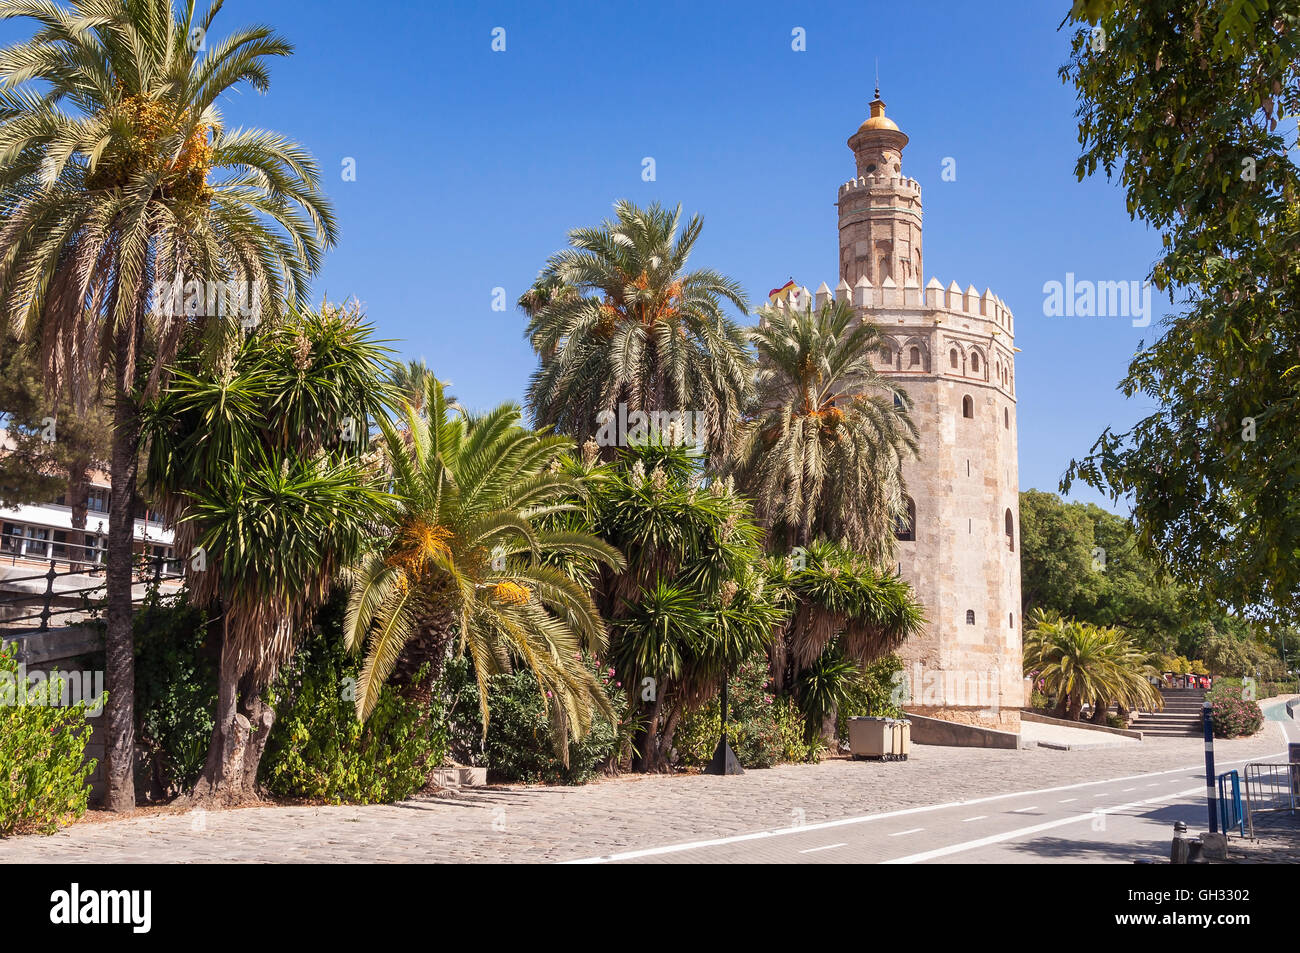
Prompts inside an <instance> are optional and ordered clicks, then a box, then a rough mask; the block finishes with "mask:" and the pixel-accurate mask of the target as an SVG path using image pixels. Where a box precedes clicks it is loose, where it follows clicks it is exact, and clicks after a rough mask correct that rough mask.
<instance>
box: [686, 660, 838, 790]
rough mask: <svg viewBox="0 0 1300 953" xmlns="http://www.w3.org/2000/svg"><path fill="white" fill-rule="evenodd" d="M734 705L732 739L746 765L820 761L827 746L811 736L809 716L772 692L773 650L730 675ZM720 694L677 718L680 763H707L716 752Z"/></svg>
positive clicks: (729, 736)
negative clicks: (806, 718)
mask: <svg viewBox="0 0 1300 953" xmlns="http://www.w3.org/2000/svg"><path fill="white" fill-rule="evenodd" d="M727 693H728V695H729V698H728V699H727V703H728V706H729V707H730V709H731V711H730V714H729V716H728V721H727V740H728V742H729V743H730V745H731V750H732V751H734V752H735V753H736V757H737V758H738V759H739V760H740V764H741V766H742V767H745V768H768V767H771V766H772V765H774V764H781V763H783V762H792V761H793V762H816V761H818V760H819V759H820V758H821V755H822V753H823V752H824V751H825V744H824V743H823V742H822V740H821V739H820V738H818V737H811V738H809V737H806V732H805V729H804V719H803V716H802V715H801V714H800V712H799V709H798V707H797V706H796V705H795V703H794V701H793V699H789V698H780V699H778V698H776V697H775V696H773V694H772V687H771V680H770V678H769V675H768V666H767V656H766V655H765V654H763V653H758V654H756V655H754V656H753V657H752V658H749V659H747V660H745V661H744V662H742V663H741V664H740V665H739V666H737V668H736V671H735V672H734V673H733V674H732V676H731V678H730V679H728V681H727ZM721 710H722V708H721V703H720V699H719V698H718V697H717V696H714V697H713V698H711V699H710V700H709V701H708V702H706V703H705V704H704V705H702V706H701V707H700V708H698V709H696V710H695V711H692V712H687V713H686V714H685V715H683V716H682V718H681V720H680V721H679V722H678V724H677V732H676V733H675V734H674V735H673V747H674V748H675V749H676V751H677V760H678V762H679V763H680V764H684V765H691V766H695V767H703V766H704V765H707V764H708V763H709V761H710V760H712V758H713V752H714V750H715V749H716V748H717V746H718V739H719V738H720V737H721V736H722V718H721Z"/></svg>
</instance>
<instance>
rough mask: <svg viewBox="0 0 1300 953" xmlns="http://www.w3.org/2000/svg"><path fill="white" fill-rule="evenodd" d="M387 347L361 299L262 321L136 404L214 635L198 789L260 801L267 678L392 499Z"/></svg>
mask: <svg viewBox="0 0 1300 953" xmlns="http://www.w3.org/2000/svg"><path fill="white" fill-rule="evenodd" d="M386 353H387V352H386V351H385V350H384V348H383V347H382V346H381V345H380V344H379V343H378V342H376V341H375V340H374V339H373V337H372V336H371V329H370V328H369V327H368V326H367V325H366V324H365V323H364V322H363V321H362V319H361V316H360V313H359V312H358V311H357V310H356V309H355V308H342V307H337V306H324V307H322V308H321V309H320V310H319V311H314V312H301V313H299V312H294V313H293V314H291V315H290V316H289V317H288V318H287V319H286V320H285V321H283V322H282V323H277V324H276V325H274V326H272V325H269V324H266V325H263V326H262V327H261V328H259V329H258V330H257V331H256V332H254V333H253V334H252V335H250V336H249V337H248V339H247V340H245V341H244V342H243V344H242V345H241V346H240V348H239V349H238V350H237V351H236V352H235V354H234V355H233V357H232V359H231V361H230V364H229V366H228V367H224V366H223V367H221V368H218V369H215V370H213V369H206V368H204V366H203V364H202V362H201V361H199V360H198V359H197V358H194V359H191V360H189V361H186V362H184V364H183V368H184V367H189V366H190V365H194V366H193V368H192V370H188V369H183V368H182V369H178V370H177V371H176V372H175V373H174V374H173V377H172V381H171V383H170V384H169V385H168V386H167V387H166V388H165V389H164V391H163V392H162V394H161V395H160V396H159V397H158V398H157V399H156V400H154V401H152V402H150V403H148V404H147V405H146V406H145V408H144V413H143V434H144V436H145V438H146V439H147V441H148V444H149V455H148V465H147V469H146V474H145V476H146V479H145V483H146V487H147V488H148V490H149V491H150V493H151V494H152V495H153V498H154V499H155V500H156V502H157V505H158V506H159V508H160V509H161V510H162V512H163V513H164V515H165V517H166V519H167V520H168V522H170V523H171V524H173V525H174V527H175V534H176V535H175V548H176V550H177V552H178V553H180V554H181V556H182V558H183V559H184V560H185V565H186V577H187V578H186V581H187V585H188V587H189V590H190V593H191V598H192V599H193V600H194V601H195V602H196V603H197V604H199V605H203V606H208V607H210V608H211V611H210V615H211V617H212V618H214V619H216V620H217V623H218V628H217V630H216V633H215V634H216V635H217V636H218V639H217V641H218V642H219V647H220V657H221V662H220V667H219V679H218V699H217V712H216V719H215V722H216V724H215V728H214V730H213V735H212V742H211V745H210V746H209V748H208V755H207V760H206V763H205V765H204V768H203V771H202V773H201V774H200V776H199V779H198V782H197V784H196V785H195V788H194V791H193V792H192V796H193V798H194V800H195V801H205V802H206V801H213V802H217V803H223V804H230V803H237V802H240V801H245V800H250V799H256V798H257V797H258V791H257V786H256V782H257V769H258V764H259V762H260V760H261V754H262V751H263V749H264V747H265V745H266V741H267V737H268V736H269V734H270V728H271V724H272V721H273V720H274V716H275V712H274V711H273V710H272V709H271V707H270V706H269V705H268V704H267V703H266V701H265V698H264V693H265V689H266V688H267V687H268V686H269V685H270V684H271V682H272V680H273V679H274V678H275V675H276V673H277V672H278V671H279V668H280V666H281V665H283V664H284V663H285V662H286V661H287V660H288V659H289V657H290V656H291V655H292V653H293V650H294V648H295V646H296V645H297V641H298V638H299V636H300V634H301V632H302V630H303V628H304V626H305V625H306V624H307V622H308V621H309V618H310V615H311V613H312V612H313V611H314V610H315V609H316V608H317V607H318V606H319V605H320V604H321V603H322V602H323V601H324V600H325V598H326V596H327V595H328V593H329V591H330V588H331V586H332V584H333V582H334V578H335V574H336V573H337V572H338V571H339V570H340V569H341V568H342V567H343V566H344V565H346V564H348V563H350V562H351V561H352V560H353V559H355V558H356V557H357V556H358V555H359V554H360V553H361V552H362V551H363V550H364V548H365V546H366V545H367V542H368V539H369V536H370V532H371V529H372V527H373V526H374V525H377V524H379V523H381V522H382V521H383V518H384V514H385V513H386V512H387V509H388V507H389V506H390V505H391V504H390V501H389V499H388V497H387V495H386V494H385V493H384V492H383V490H382V487H381V484H382V477H381V474H380V473H379V472H378V469H377V467H376V466H375V461H374V460H373V459H368V458H366V457H365V456H364V454H365V452H366V449H367V444H368V441H367V435H368V432H369V430H370V422H371V420H372V419H375V418H377V417H378V418H382V416H383V413H384V410H385V408H384V401H385V399H386V398H387V397H388V396H389V395H388V393H387V391H386V389H385V385H384V378H385V376H386V375H387V373H388V370H389V366H390V365H389V362H388V361H387V357H386Z"/></svg>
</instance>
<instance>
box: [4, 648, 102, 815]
mask: <svg viewBox="0 0 1300 953" xmlns="http://www.w3.org/2000/svg"><path fill="white" fill-rule="evenodd" d="M18 671H19V669H18V664H17V663H16V662H15V661H14V659H13V657H12V655H11V654H10V653H9V652H8V651H7V650H5V649H4V648H0V676H3V682H2V683H0V836H7V835H9V834H20V833H26V832H34V831H39V832H41V833H45V834H52V833H54V831H55V830H57V829H58V828H59V826H60V825H62V824H67V823H70V822H71V821H73V820H75V819H76V818H78V817H81V815H83V814H85V813H86V799H87V798H88V797H89V795H90V785H89V783H88V779H89V777H90V774H91V772H92V771H94V770H95V761H94V759H93V758H92V759H89V760H87V759H86V742H87V741H88V740H89V739H90V725H89V724H87V723H86V703H85V702H84V701H82V702H79V703H77V704H75V705H68V706H64V705H51V704H36V703H31V704H25V703H24V701H25V700H26V698H27V688H28V685H29V684H31V682H30V680H29V679H27V678H26V677H25V676H21V680H22V682H23V683H24V684H22V685H19V684H18V680H19V676H18ZM40 689H41V690H43V691H44V693H45V697H46V698H52V697H55V696H56V695H58V694H59V693H60V683H59V680H58V679H57V678H51V679H49V680H47V681H46V682H45V683H44V684H43V685H42V686H40ZM33 690H34V691H35V690H36V689H35V688H34V689H33Z"/></svg>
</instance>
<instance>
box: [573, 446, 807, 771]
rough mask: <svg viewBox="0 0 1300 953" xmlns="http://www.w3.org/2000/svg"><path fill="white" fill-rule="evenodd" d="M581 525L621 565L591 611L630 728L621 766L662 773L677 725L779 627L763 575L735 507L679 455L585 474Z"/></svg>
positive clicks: (603, 583) (718, 485) (634, 455)
mask: <svg viewBox="0 0 1300 953" xmlns="http://www.w3.org/2000/svg"><path fill="white" fill-rule="evenodd" d="M587 449H588V459H589V463H590V464H591V465H590V466H589V467H588V472H589V473H591V475H592V477H593V478H594V479H595V480H596V481H597V482H595V483H594V491H593V494H592V499H591V503H590V506H589V509H588V512H587V514H586V515H585V517H584V518H585V519H587V520H588V521H589V523H590V525H591V526H592V527H593V529H594V531H595V532H597V533H599V534H600V536H601V537H602V538H603V539H605V540H606V541H607V542H609V543H611V544H613V545H614V546H616V547H618V548H619V549H620V550H621V551H623V552H624V553H625V554H626V556H627V567H626V569H625V570H622V571H617V572H615V571H609V570H606V571H604V572H602V573H601V574H600V576H599V580H598V583H597V594H598V602H599V604H600V606H601V608H602V610H603V611H604V612H605V614H606V616H607V617H608V618H610V619H611V620H612V627H613V633H612V635H611V638H610V647H609V651H608V653H607V655H606V657H607V658H608V659H609V661H610V663H611V664H612V665H613V666H614V668H615V671H616V672H617V673H618V676H619V680H620V681H621V682H622V683H623V685H624V687H625V688H626V690H627V692H628V702H629V709H630V711H631V713H632V714H631V716H630V717H631V718H633V719H636V720H637V721H638V726H639V727H638V731H637V734H636V736H635V738H634V739H633V748H634V752H626V753H625V761H626V762H628V763H631V764H632V766H634V767H636V768H638V769H640V770H645V771H656V770H662V769H664V768H665V767H667V764H668V755H669V752H670V750H671V749H672V744H673V736H674V733H675V731H676V726H677V724H678V722H679V721H680V719H681V717H682V715H683V714H685V713H686V712H687V711H690V710H692V709H695V708H697V707H699V706H700V705H702V704H704V703H705V702H707V701H708V700H709V699H710V698H712V697H713V695H714V694H715V693H716V692H717V691H718V689H719V687H720V685H721V683H722V679H723V677H724V676H725V673H726V672H727V671H728V669H729V668H730V667H732V666H734V665H736V664H738V663H739V662H741V661H742V660H743V659H746V658H750V657H752V656H753V655H754V654H755V653H756V652H759V651H762V650H764V649H766V647H767V646H768V644H769V642H770V641H771V639H772V634H773V632H774V631H775V629H776V626H777V625H778V624H779V622H780V620H781V618H782V611H781V609H780V607H779V606H778V605H777V603H776V601H775V600H774V599H773V593H772V591H771V589H770V588H769V587H768V586H767V584H766V580H765V579H764V578H763V576H762V574H761V573H759V572H758V571H757V567H758V565H759V563H760V562H761V556H762V550H761V546H760V542H761V533H760V531H759V529H758V527H756V526H755V525H754V523H753V521H752V520H751V519H750V518H749V508H748V505H747V504H746V503H745V501H744V500H743V499H741V498H740V497H738V496H737V495H736V494H735V492H734V490H733V489H732V488H731V487H730V486H729V485H728V484H727V483H726V482H725V481H722V480H712V481H710V480H708V479H706V478H705V477H704V475H703V464H702V462H701V461H700V460H699V459H698V458H697V457H695V456H694V455H693V454H692V453H691V452H689V451H688V450H686V449H685V448H682V447H678V446H671V445H665V444H662V443H650V444H647V445H646V446H642V447H636V448H631V449H628V450H625V451H624V452H623V453H622V454H621V455H620V458H619V460H618V461H617V463H615V464H612V465H601V466H596V465H594V456H595V454H594V452H593V448H591V447H589V448H587Z"/></svg>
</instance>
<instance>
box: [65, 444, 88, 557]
mask: <svg viewBox="0 0 1300 953" xmlns="http://www.w3.org/2000/svg"><path fill="white" fill-rule="evenodd" d="M89 500H90V466H89V464H88V463H87V461H86V460H84V459H78V460H74V461H72V462H70V463H69V464H68V507H69V508H70V509H71V510H72V528H73V530H75V532H74V533H73V534H72V535H71V536H70V537H69V540H68V541H69V542H70V543H72V544H73V545H72V547H71V551H70V557H69V558H70V562H71V564H72V565H75V566H77V567H78V568H81V567H82V566H83V565H85V564H86V563H89V562H90V560H89V559H88V558H87V554H88V549H87V547H86V511H87V509H88V503H89Z"/></svg>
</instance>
